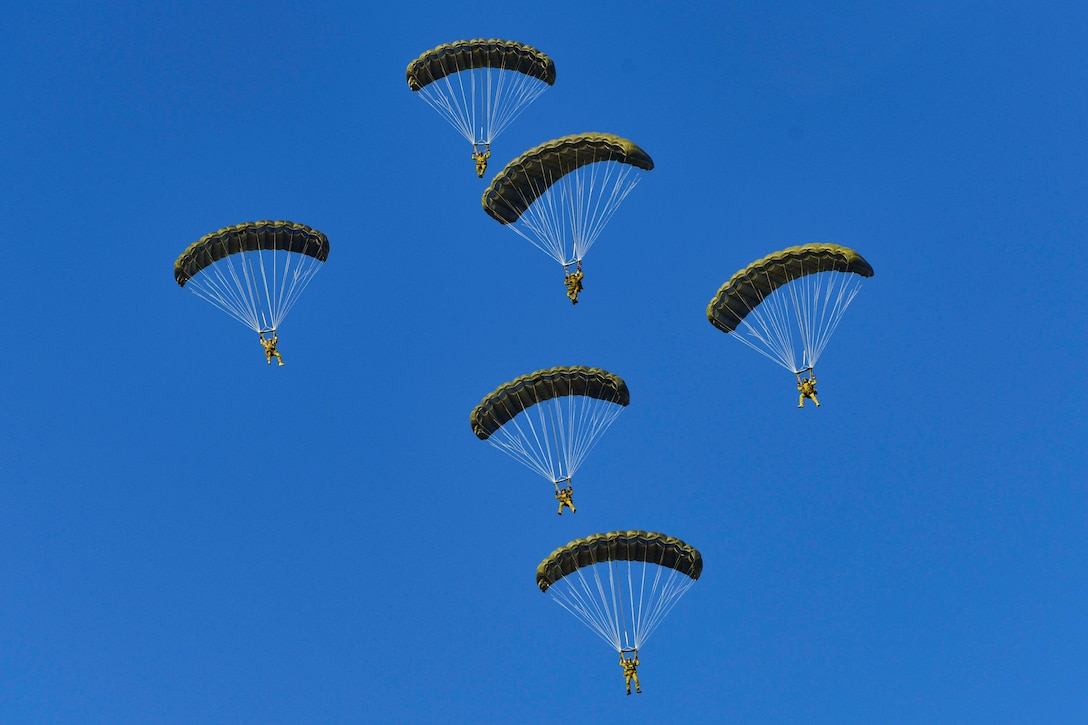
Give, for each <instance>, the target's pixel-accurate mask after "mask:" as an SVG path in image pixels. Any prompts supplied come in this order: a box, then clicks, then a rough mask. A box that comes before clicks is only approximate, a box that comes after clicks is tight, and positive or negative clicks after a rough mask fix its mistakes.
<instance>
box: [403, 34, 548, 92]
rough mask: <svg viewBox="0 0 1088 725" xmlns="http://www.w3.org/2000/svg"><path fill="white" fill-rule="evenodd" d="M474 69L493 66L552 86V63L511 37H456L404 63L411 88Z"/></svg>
mask: <svg viewBox="0 0 1088 725" xmlns="http://www.w3.org/2000/svg"><path fill="white" fill-rule="evenodd" d="M474 68H497V69H501V70H506V71H510V72H511V73H521V74H522V75H526V76H529V77H530V78H535V79H537V80H539V81H541V82H543V83H546V84H547V85H549V86H551V85H555V63H554V62H552V59H551V58H549V57H548V56H546V55H544V54H543V53H541V52H540V51H539V50H537V49H536V48H533V47H532V46H529V45H522V44H521V43H515V42H513V41H511V40H484V39H482V38H479V39H476V40H459V41H457V42H456V43H446V44H445V45H440V46H438V47H437V48H432V49H430V50H428V51H427V52H426V53H423V54H422V55H421V56H419V57H418V58H416V59H415V60H413V61H412V62H411V63H409V64H408V71H407V76H408V87H409V88H411V89H412V90H413V91H419V90H422V89H423V88H424V87H425V86H428V85H430V84H431V83H435V82H437V81H440V80H442V79H443V78H446V77H447V76H451V75H454V74H455V73H460V72H461V71H466V70H472V69H474Z"/></svg>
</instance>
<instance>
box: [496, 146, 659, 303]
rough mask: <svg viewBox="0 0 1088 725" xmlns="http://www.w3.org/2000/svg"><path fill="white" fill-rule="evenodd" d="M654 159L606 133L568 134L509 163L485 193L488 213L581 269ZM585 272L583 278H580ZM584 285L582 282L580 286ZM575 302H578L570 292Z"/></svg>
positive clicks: (563, 262) (564, 263) (569, 266)
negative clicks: (592, 248)
mask: <svg viewBox="0 0 1088 725" xmlns="http://www.w3.org/2000/svg"><path fill="white" fill-rule="evenodd" d="M653 168H654V162H653V159H652V158H650V155H649V154H647V153H646V152H645V151H643V150H642V149H641V148H640V147H639V146H638V145H637V144H635V143H634V142H632V141H629V140H627V139H625V138H621V137H620V136H616V135H614V134H608V133H581V134H573V135H570V136H563V137H562V138H557V139H554V140H552V141H548V142H547V143H543V144H541V145H539V146H537V147H535V148H532V149H530V150H528V151H526V152H525V153H523V154H522V155H521V156H519V157H518V158H516V159H514V160H513V161H511V162H510V163H509V164H507V165H506V168H504V169H503V170H502V171H500V172H499V174H498V175H497V176H496V177H495V178H494V179H493V180H492V182H491V185H490V186H489V187H488V189H487V191H485V192H484V195H483V198H482V199H481V203H482V204H483V208H484V211H485V212H487V214H488V216H490V217H491V218H492V219H494V220H495V221H497V222H499V223H500V224H502V225H504V226H506V227H507V228H508V229H512V230H513V231H515V232H516V233H517V234H518V235H520V236H521V237H523V238H524V239H526V240H528V241H529V242H530V243H532V244H533V246H535V247H536V248H538V249H540V250H541V251H542V252H544V253H545V254H547V255H548V256H549V257H551V258H552V259H554V260H555V261H556V262H558V263H559V264H561V265H562V266H563V268H564V270H566V271H567V272H568V273H571V272H572V268H573V267H575V266H577V270H578V271H579V272H581V268H582V259H583V258H584V257H585V255H586V253H587V252H589V248H590V247H591V246H593V243H594V242H595V241H596V240H597V237H598V236H600V234H601V231H602V230H603V229H604V227H605V225H606V224H607V223H608V221H609V220H610V219H611V218H612V215H613V214H614V213H615V212H616V209H618V208H619V206H620V204H621V203H622V202H623V200H624V199H626V198H627V195H628V194H630V193H631V191H632V190H633V189H634V188H635V186H636V185H637V184H638V182H639V180H640V179H641V178H642V174H643V172H646V171H650V170H652V169H653ZM580 279H581V277H579V280H580ZM579 289H580V287H579ZM571 301H572V302H576V301H577V299H576V298H575V297H572V299H571Z"/></svg>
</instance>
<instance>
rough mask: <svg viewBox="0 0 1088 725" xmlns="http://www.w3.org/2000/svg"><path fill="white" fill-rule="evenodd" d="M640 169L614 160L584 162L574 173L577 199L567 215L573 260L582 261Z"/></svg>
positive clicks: (637, 180) (640, 176) (637, 179)
mask: <svg viewBox="0 0 1088 725" xmlns="http://www.w3.org/2000/svg"><path fill="white" fill-rule="evenodd" d="M640 172H641V169H639V168H637V167H635V166H630V165H628V164H623V163H619V162H613V161H606V162H603V163H596V164H587V165H586V166H583V167H581V168H579V169H578V170H577V171H575V172H574V177H575V178H574V179H573V180H572V182H573V185H574V186H575V190H574V192H573V193H572V194H571V197H572V199H573V198H577V203H576V204H574V206H573V207H572V210H571V212H572V213H571V216H570V218H571V220H572V229H571V241H572V243H573V250H572V251H573V255H572V256H573V258H574V259H576V260H578V261H581V260H582V258H583V257H585V255H586V254H587V253H588V252H589V248H590V247H592V246H593V242H595V241H597V237H599V236H600V234H601V231H603V230H604V227H605V226H606V225H607V224H608V222H609V221H610V220H611V219H612V215H613V214H615V213H616V210H617V209H618V208H619V207H620V204H621V203H623V200H624V199H626V198H627V195H628V194H630V193H631V191H632V190H633V189H634V188H635V186H637V185H638V182H639V180H641V178H642V175H641V173H640ZM598 189H599V190H600V191H599V192H598ZM579 211H580V212H581V213H580V214H579V213H578V212H579Z"/></svg>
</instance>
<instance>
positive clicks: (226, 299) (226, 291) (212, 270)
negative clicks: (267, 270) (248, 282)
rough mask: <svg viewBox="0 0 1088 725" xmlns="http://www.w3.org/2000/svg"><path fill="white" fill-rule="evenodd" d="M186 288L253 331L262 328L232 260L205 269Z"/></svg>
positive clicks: (227, 259) (228, 259) (225, 260)
mask: <svg viewBox="0 0 1088 725" xmlns="http://www.w3.org/2000/svg"><path fill="white" fill-rule="evenodd" d="M224 268H226V269H228V270H229V271H230V276H231V279H228V278H227V276H226V274H225V273H224V271H223V270H224ZM231 280H233V281H231ZM186 286H187V287H189V289H191V290H192V291H193V293H194V294H196V296H197V297H200V298H201V299H204V300H207V301H208V302H210V303H211V304H213V305H214V306H216V307H218V308H219V309H220V310H222V311H223V312H226V313H227V314H228V315H230V316H231V317H233V318H234V319H236V320H238V321H239V322H241V323H242V324H243V325H245V326H246V327H249V328H252V329H253V330H258V329H259V328H260V323H259V322H258V321H257V312H256V308H255V306H254V305H253V303H252V301H249V300H247V299H246V298H245V297H244V295H243V293H244V291H245V289H246V288H245V286H243V285H242V284H240V283H239V280H238V274H237V271H236V270H235V269H234V260H232V259H231V258H229V257H227V258H226V259H224V260H222V263H221V264H220V265H212V266H210V267H205V268H204V269H203V270H201V271H200V272H199V273H197V274H196V276H194V277H193V278H191V279H190V280H189V282H188V284H187V285H186Z"/></svg>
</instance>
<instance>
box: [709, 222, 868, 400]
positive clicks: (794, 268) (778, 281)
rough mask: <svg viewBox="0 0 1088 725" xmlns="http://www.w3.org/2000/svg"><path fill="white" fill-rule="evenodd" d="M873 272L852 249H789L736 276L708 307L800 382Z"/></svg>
mask: <svg viewBox="0 0 1088 725" xmlns="http://www.w3.org/2000/svg"><path fill="white" fill-rule="evenodd" d="M872 276H873V268H872V267H871V266H869V263H868V262H866V261H865V259H863V258H862V256H861V255H860V254H858V253H857V252H855V251H854V250H852V249H848V248H846V247H840V246H838V245H835V244H806V245H803V246H799V247H790V248H789V249H783V250H782V251H781V252H775V253H774V254H771V255H768V256H766V257H764V258H763V259H760V260H758V261H756V262H753V263H752V264H750V265H748V266H747V267H745V268H744V269H742V270H740V271H739V272H737V273H736V274H734V275H733V277H732V278H731V279H730V280H729V281H728V282H726V283H725V284H724V285H723V286H722V288H721V289H720V290H718V294H717V295H715V296H714V299H712V300H711V301H710V304H709V305H707V308H706V316H707V319H709V320H710V324H712V325H714V327H717V328H718V329H719V330H721V331H722V332H725V333H732V335H733V337H735V338H736V339H738V340H740V341H741V342H743V343H744V344H745V345H748V346H749V347H751V348H752V349H753V350H756V351H757V352H759V353H760V354H762V355H764V356H766V357H767V358H769V359H771V360H773V361H774V362H776V363H778V364H779V365H781V366H782V367H784V368H786V369H787V370H789V371H790V372H792V373H795V374H796V375H798V379H799V380H800V374H801V373H802V372H804V371H806V370H808V371H811V370H812V369H813V366H814V365H816V361H817V360H819V358H820V355H821V354H822V353H823V350H824V348H825V347H826V346H827V343H828V340H830V339H831V334H832V333H833V332H834V331H835V328H836V327H837V326H838V324H839V321H840V320H841V319H842V316H843V313H844V312H846V308H847V306H849V304H850V302H852V301H853V299H854V297H855V295H857V293H858V291H859V290H860V289H861V283H862V280H863V278H865V277H872ZM813 382H815V381H813Z"/></svg>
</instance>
